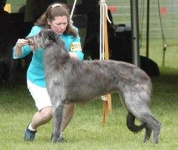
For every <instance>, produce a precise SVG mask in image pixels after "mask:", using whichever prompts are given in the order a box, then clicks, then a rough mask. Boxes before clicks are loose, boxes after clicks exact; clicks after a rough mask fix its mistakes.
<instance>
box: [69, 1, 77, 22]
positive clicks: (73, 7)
mask: <svg viewBox="0 0 178 150" xmlns="http://www.w3.org/2000/svg"><path fill="white" fill-rule="evenodd" d="M76 3H77V0H74V3H73V6H72V10H71V13H70V22H71V23H73V21H72V17H73V14H74V10H75V6H76Z"/></svg>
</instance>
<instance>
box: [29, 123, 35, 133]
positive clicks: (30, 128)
mask: <svg viewBox="0 0 178 150" xmlns="http://www.w3.org/2000/svg"><path fill="white" fill-rule="evenodd" d="M28 129H29V130H30V131H36V129H33V128H32V125H31V124H29V126H28Z"/></svg>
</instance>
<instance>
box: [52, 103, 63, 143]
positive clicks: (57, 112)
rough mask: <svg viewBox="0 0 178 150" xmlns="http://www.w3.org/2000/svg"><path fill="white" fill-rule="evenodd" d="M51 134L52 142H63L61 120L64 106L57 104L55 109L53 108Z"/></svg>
mask: <svg viewBox="0 0 178 150" xmlns="http://www.w3.org/2000/svg"><path fill="white" fill-rule="evenodd" d="M53 109H54V110H53V133H52V135H51V140H52V142H63V141H64V139H63V137H62V129H61V128H62V118H63V112H64V104H59V105H58V106H57V107H56V108H54V106H53Z"/></svg>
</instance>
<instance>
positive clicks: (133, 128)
mask: <svg viewBox="0 0 178 150" xmlns="http://www.w3.org/2000/svg"><path fill="white" fill-rule="evenodd" d="M127 127H128V129H129V130H130V131H132V132H134V133H137V132H139V131H141V130H142V129H143V128H145V127H146V123H142V124H141V125H135V116H134V115H133V114H132V113H131V112H128V114H127Z"/></svg>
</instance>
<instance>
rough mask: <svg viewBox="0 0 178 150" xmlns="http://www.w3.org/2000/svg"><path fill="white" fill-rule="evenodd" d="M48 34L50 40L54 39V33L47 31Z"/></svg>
mask: <svg viewBox="0 0 178 150" xmlns="http://www.w3.org/2000/svg"><path fill="white" fill-rule="evenodd" d="M48 36H49V39H50V40H52V41H55V36H54V34H52V33H49V34H48Z"/></svg>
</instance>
